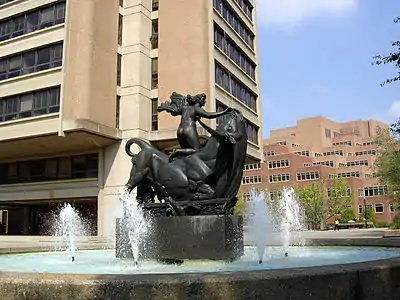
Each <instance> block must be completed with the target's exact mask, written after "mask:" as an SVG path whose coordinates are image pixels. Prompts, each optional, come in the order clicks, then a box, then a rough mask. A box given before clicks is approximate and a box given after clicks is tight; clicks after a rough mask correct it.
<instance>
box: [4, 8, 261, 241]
mask: <svg viewBox="0 0 400 300" xmlns="http://www.w3.org/2000/svg"><path fill="white" fill-rule="evenodd" d="M257 64H258V61H257V32H256V22H255V7H254V0H214V1H213V0H190V1H187V0H163V1H160V2H159V1H158V0H123V1H122V0H120V1H117V0H67V1H54V0H0V233H3V234H4V233H6V234H46V233H48V229H49V222H50V219H51V218H50V216H51V215H52V212H54V211H55V210H57V207H58V206H59V205H60V204H62V203H65V202H69V203H74V205H75V207H76V208H77V209H79V211H80V213H81V214H82V215H83V216H84V217H86V218H88V219H90V220H91V227H92V233H93V234H98V235H104V236H107V235H110V234H112V232H113V231H114V219H115V216H116V207H117V204H118V201H119V200H118V199H119V198H118V195H119V193H120V192H121V191H122V189H123V186H124V184H125V183H126V181H127V177H128V175H129V171H130V167H131V163H130V159H129V158H128V157H127V156H126V154H125V152H124V145H125V142H126V141H127V140H128V139H129V138H132V137H142V138H144V139H146V140H148V141H150V142H151V143H153V144H154V145H155V146H156V147H158V148H160V149H163V150H166V151H168V150H171V149H173V148H174V147H176V146H177V142H176V128H177V125H178V122H179V118H172V117H171V116H169V115H168V114H166V113H161V114H158V113H157V110H156V108H157V105H158V104H159V103H160V102H162V101H165V100H168V99H169V96H170V94H171V93H172V92H174V91H176V92H179V93H182V94H187V93H190V94H195V93H200V92H204V93H206V95H207V105H206V107H205V108H206V109H207V110H209V111H214V110H221V109H223V108H224V107H226V106H231V107H234V108H237V109H239V110H241V111H242V112H243V115H244V117H245V118H246V121H247V126H248V135H249V143H248V159H249V161H257V160H259V159H260V158H261V153H262V151H261V145H260V138H261V130H260V128H261V105H260V99H259V75H258V66H257ZM217 121H218V120H212V121H209V123H208V124H210V125H212V126H215V125H216V122H217ZM201 133H202V134H205V133H204V132H203V131H201Z"/></svg>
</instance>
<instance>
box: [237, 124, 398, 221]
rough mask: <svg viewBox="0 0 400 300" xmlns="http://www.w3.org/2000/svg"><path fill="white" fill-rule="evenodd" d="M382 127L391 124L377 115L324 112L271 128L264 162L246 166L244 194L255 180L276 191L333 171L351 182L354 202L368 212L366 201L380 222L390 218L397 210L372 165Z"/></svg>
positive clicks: (357, 209) (327, 176)
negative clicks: (350, 117)
mask: <svg viewBox="0 0 400 300" xmlns="http://www.w3.org/2000/svg"><path fill="white" fill-rule="evenodd" d="M378 128H382V129H387V128H388V126H387V125H386V124H384V123H382V122H379V121H375V120H368V121H351V122H345V123H337V122H334V121H331V120H329V119H326V118H323V117H313V118H307V119H300V120H298V121H297V125H296V126H294V127H286V128H281V129H276V130H271V132H270V137H269V138H267V139H265V140H264V141H263V153H264V157H263V163H261V164H260V163H256V164H248V165H246V166H245V172H244V177H243V188H244V196H245V197H249V190H250V188H251V187H252V186H257V187H258V188H260V189H267V190H269V191H270V193H272V194H271V196H272V197H274V196H275V194H274V193H277V192H279V191H280V190H281V189H282V187H283V186H286V187H301V186H305V185H309V184H312V183H315V182H318V181H321V180H325V181H326V183H327V191H326V192H327V193H329V182H330V180H331V179H333V178H334V177H338V176H340V177H343V178H345V179H346V180H347V182H348V193H349V194H352V195H353V199H354V204H353V205H352V208H353V209H354V213H355V215H356V216H360V217H363V208H364V195H365V199H366V205H367V206H368V207H371V208H372V209H373V211H374V212H375V215H376V219H377V221H379V222H391V221H392V220H393V219H394V218H395V216H396V213H395V211H394V209H393V206H392V205H391V204H390V201H389V199H388V198H387V197H386V196H385V191H386V187H385V186H381V185H380V184H379V179H378V178H375V177H374V176H373V175H374V170H373V169H372V168H371V167H372V166H373V164H374V162H375V160H376V157H377V154H378V146H377V145H376V144H375V142H374V141H375V138H376V135H377V131H378Z"/></svg>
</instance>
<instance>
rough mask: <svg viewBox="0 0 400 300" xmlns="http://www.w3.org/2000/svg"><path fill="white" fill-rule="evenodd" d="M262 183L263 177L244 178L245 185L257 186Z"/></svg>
mask: <svg viewBox="0 0 400 300" xmlns="http://www.w3.org/2000/svg"><path fill="white" fill-rule="evenodd" d="M261 182H262V179H261V175H254V176H245V177H243V178H242V183H243V184H255V183H261Z"/></svg>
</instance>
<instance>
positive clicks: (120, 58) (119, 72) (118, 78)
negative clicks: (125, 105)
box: [117, 53, 122, 86]
mask: <svg viewBox="0 0 400 300" xmlns="http://www.w3.org/2000/svg"><path fill="white" fill-rule="evenodd" d="M121 65H122V55H121V54H119V53H118V54H117V85H118V86H121Z"/></svg>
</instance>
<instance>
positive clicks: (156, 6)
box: [151, 0, 158, 11]
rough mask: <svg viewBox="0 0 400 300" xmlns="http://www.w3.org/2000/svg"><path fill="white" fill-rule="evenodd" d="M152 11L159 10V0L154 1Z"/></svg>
mask: <svg viewBox="0 0 400 300" xmlns="http://www.w3.org/2000/svg"><path fill="white" fill-rule="evenodd" d="M151 10H152V11H157V10H158V0H152V2H151Z"/></svg>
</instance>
